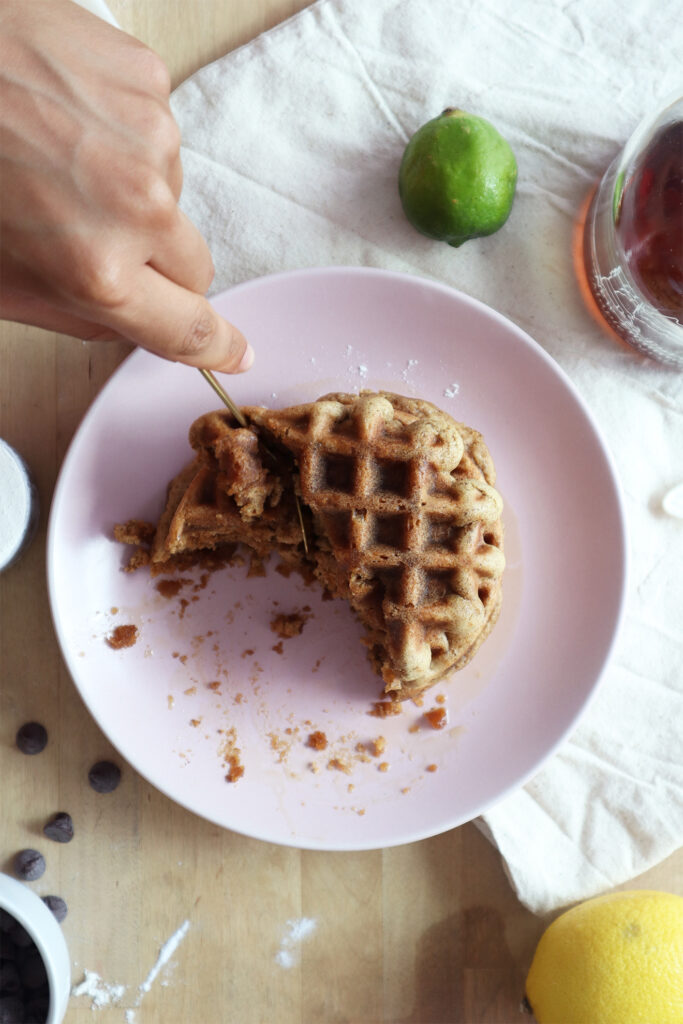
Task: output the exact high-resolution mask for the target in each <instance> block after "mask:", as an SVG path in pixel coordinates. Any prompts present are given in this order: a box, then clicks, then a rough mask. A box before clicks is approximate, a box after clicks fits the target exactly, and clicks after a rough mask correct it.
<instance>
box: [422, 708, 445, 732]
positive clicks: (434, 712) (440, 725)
mask: <svg viewBox="0 0 683 1024" xmlns="http://www.w3.org/2000/svg"><path fill="white" fill-rule="evenodd" d="M424 717H425V718H426V720H427V722H428V723H429V725H430V726H431V728H432V729H445V727H446V723H447V721H448V714H447V712H446V709H445V708H430V710H429V711H425V713H424Z"/></svg>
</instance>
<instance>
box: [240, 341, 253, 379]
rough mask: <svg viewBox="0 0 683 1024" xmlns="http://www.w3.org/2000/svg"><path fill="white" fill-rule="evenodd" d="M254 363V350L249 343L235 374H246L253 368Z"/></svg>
mask: <svg viewBox="0 0 683 1024" xmlns="http://www.w3.org/2000/svg"><path fill="white" fill-rule="evenodd" d="M253 362H254V350H253V348H252V347H251V345H250V344H249V342H247V347H246V348H245V350H244V355H243V356H242V359H241V361H240V364H239V366H238V367H237V369H236V370H235V373H244V371H245V370H248V369H249V367H250V366H251V364H252V363H253Z"/></svg>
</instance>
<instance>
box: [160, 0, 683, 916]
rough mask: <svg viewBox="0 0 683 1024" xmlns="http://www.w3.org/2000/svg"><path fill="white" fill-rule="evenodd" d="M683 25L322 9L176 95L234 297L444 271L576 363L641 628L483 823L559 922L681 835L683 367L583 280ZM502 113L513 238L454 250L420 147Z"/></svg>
mask: <svg viewBox="0 0 683 1024" xmlns="http://www.w3.org/2000/svg"><path fill="white" fill-rule="evenodd" d="M682 51H683V31H682V28H681V20H680V17H679V12H678V10H677V9H676V5H675V4H673V5H667V4H661V3H658V2H657V0H631V2H629V3H628V4H624V3H623V2H622V0H600V2H599V3H596V2H595V0H575V2H574V3H570V4H568V3H560V2H559V0H557V2H548V0H500V2H495V0H494V2H489V3H482V2H481V0H429V2H428V3H425V2H421V0H318V2H317V3H315V4H314V5H313V6H312V7H310V8H308V9H307V10H305V11H303V12H302V13H301V14H299V15H297V16H295V17H294V18H292V19H290V20H289V21H287V22H285V23H284V24H282V25H280V26H278V27H277V28H275V29H273V30H272V31H270V32H268V33H266V34H264V35H263V36H261V37H259V38H258V39H256V40H254V41H253V42H252V43H250V44H249V45H247V46H245V47H243V48H241V49H240V50H237V51H236V52H234V53H231V54H228V55H227V56H226V57H224V58H223V59H222V60H219V61H217V62H216V63H214V64H212V65H210V66H208V67H205V68H203V69H202V70H201V71H199V72H198V73H197V74H196V75H194V77H192V78H191V79H190V80H188V81H187V82H185V83H184V84H183V85H182V86H181V87H180V88H179V89H177V90H176V92H175V94H174V97H173V107H174V111H175V114H176V117H177V119H178V121H179V123H180V127H181V130H182V134H183V140H184V152H183V163H184V169H185V187H184V191H183V197H182V204H183V207H184V209H185V210H186V212H187V213H188V214H189V216H190V217H191V218H192V219H193V220H194V221H195V223H196V224H197V225H198V226H199V228H200V229H201V230H202V232H203V233H204V235H205V236H206V238H207V239H208V242H209V244H210V247H211V249H212V252H213V256H214V260H215V263H216V267H217V276H216V280H215V284H214V289H215V291H220V290H222V289H224V288H226V287H229V286H230V285H232V284H235V283H237V282H239V281H243V280H245V279H247V278H251V277H255V276H259V275H262V274H267V273H270V272H273V271H278V270H283V269H291V268H295V267H305V266H325V265H331V264H355V265H369V266H375V267H385V268H389V269H393V270H400V271H407V272H412V273H418V274H423V275H429V276H432V277H434V278H436V279H438V280H440V281H444V282H446V283H448V284H451V285H453V286H455V287H457V288H459V289H461V290H463V291H465V292H468V293H469V294H470V295H473V296H476V297H477V298H478V299H482V300H483V301H484V302H486V303H488V304H489V305H491V306H493V307H494V308H496V309H498V310H499V311H500V312H502V313H503V314H505V315H506V316H508V317H510V318H511V319H512V320H514V321H515V322H516V323H518V324H519V325H521V326H522V327H523V328H525V329H526V330H527V331H528V332H529V333H530V334H531V335H532V336H533V337H534V338H535V339H536V340H537V341H538V342H539V343H540V344H541V345H542V346H544V348H545V349H546V350H547V351H548V352H549V353H550V354H551V355H552V356H553V357H554V358H555V359H556V360H557V361H558V363H560V365H561V366H562V367H563V368H564V369H565V370H566V371H567V373H568V374H569V375H570V377H571V378H572V379H573V381H574V382H575V384H576V385H577V387H578V389H579V390H580V391H581V393H582V394H583V396H584V398H585V400H586V401H587V403H588V405H589V406H590V408H591V410H592V412H593V415H594V416H595V418H596V419H597V421H598V423H599V425H600V427H601V428H602V431H603V433H604V435H605V437H606V439H607V442H608V444H609V445H610V447H611V450H612V453H613V455H614V458H615V460H616V464H617V468H618V472H619V474H620V478H621V483H622V486H623V491H624V495H625V502H626V513H627V519H628V526H629V529H630V537H631V547H632V550H631V556H632V562H631V566H632V571H631V580H630V590H629V597H628V605H627V613H626V620H625V625H624V628H623V631H622V634H621V638H620V642H619V644H618V649H617V651H616V654H615V656H614V659H613V662H612V664H611V667H610V668H609V670H608V673H607V676H606V678H605V679H604V683H603V685H602V686H601V688H600V691H599V693H598V696H597V698H596V699H595V701H594V702H593V703H592V705H591V707H590V710H589V711H588V713H587V714H586V716H585V717H584V719H583V721H582V724H580V726H579V727H578V728H577V729H576V731H575V732H574V734H573V735H572V737H571V739H570V740H568V741H567V742H566V743H565V744H564V746H563V747H562V749H561V750H560V752H559V753H557V754H556V755H555V756H554V757H553V758H552V759H551V760H550V761H549V762H548V763H547V765H546V766H545V767H544V768H543V769H542V770H541V771H540V773H539V774H538V775H537V776H536V777H535V778H534V779H533V780H532V781H531V782H530V783H529V784H528V785H526V786H524V787H523V788H521V789H520V790H518V791H517V792H515V793H514V794H513V795H511V796H508V797H507V798H506V799H504V800H503V801H502V802H501V803H500V804H498V805H497V806H496V807H495V808H494V809H493V810H491V811H489V813H487V814H486V815H485V816H484V818H483V820H481V821H480V822H478V824H480V825H481V827H482V828H483V829H484V830H485V832H486V833H487V835H488V836H489V837H490V838H491V840H492V841H493V842H494V843H495V844H497V846H498V848H499V850H500V852H501V854H502V856H503V858H504V861H505V864H506V866H507V869H508V871H509V875H510V878H511V881H512V884H513V886H514V888H515V890H516V892H517V893H518V895H519V898H520V900H522V902H523V903H524V904H526V905H527V906H528V907H530V908H531V909H532V910H534V911H536V912H539V913H542V912H545V911H548V910H552V909H554V908H556V907H559V906H562V905H564V904H566V903H569V902H571V901H575V900H579V899H583V898H586V897H588V896H590V895H593V894H595V893H598V892H600V891H602V890H605V889H608V888H611V887H612V886H614V885H615V884H618V883H621V882H624V881H627V880H628V879H631V878H633V877H634V876H635V875H637V874H638V873H640V872H642V871H644V870H645V869H646V868H648V867H649V866H651V865H653V864H655V863H656V862H658V861H659V860H661V859H663V858H664V857H666V856H667V855H668V854H669V853H671V852H672V851H673V850H674V849H676V847H677V846H678V845H679V843H680V840H681V836H682V835H683V771H682V767H681V733H680V729H681V691H682V690H683V556H682V551H683V521H679V520H675V519H673V518H670V517H667V516H666V515H665V514H664V512H663V511H662V507H661V500H662V497H663V495H664V494H665V493H666V492H667V490H668V489H669V488H670V487H672V486H673V485H675V484H677V483H678V482H679V481H681V480H683V375H681V374H678V373H676V372H674V371H671V370H667V369H664V368H661V367H658V366H657V365H655V364H654V363H649V362H646V361H645V360H643V359H641V358H640V357H638V356H636V355H634V354H632V353H629V352H627V351H624V350H622V349H621V348H619V347H618V346H616V345H615V344H614V343H613V342H611V341H610V340H609V339H607V338H606V337H604V336H603V335H602V333H601V331H600V330H599V328H598V327H597V326H596V325H595V324H594V322H593V321H592V319H591V318H590V316H589V315H588V314H587V312H586V311H585V309H584V306H583V304H582V301H581V299H580V296H579V292H578V289H577V285H576V283H575V277H574V274H573V270H572V257H571V247H572V232H573V225H574V219H575V217H576V214H577V211H578V209H579V207H580V205H581V203H582V201H583V200H584V198H585V196H586V194H587V192H588V190H589V188H590V187H591V185H592V184H593V182H594V181H595V180H596V179H597V178H598V177H599V175H600V174H601V173H602V171H603V170H604V169H605V168H606V167H607V165H608V164H609V162H610V161H611V159H612V157H613V156H614V155H615V153H616V152H617V150H618V149H619V148H620V147H621V145H622V143H623V142H624V141H625V140H626V138H627V137H628V136H629V135H630V133H631V131H632V130H633V128H634V127H635V125H636V124H637V122H638V121H639V119H640V118H641V117H642V116H644V115H645V114H647V113H649V112H650V111H653V110H655V109H656V108H657V107H658V105H659V103H660V100H661V99H662V98H663V97H665V96H666V95H667V94H669V93H670V92H672V91H673V90H674V89H675V88H676V86H677V85H678V84H679V83H678V82H677V76H678V74H679V71H680V68H681V66H683V52H682ZM450 105H455V106H460V107H462V108H464V109H466V110H470V111H473V112H477V113H479V114H481V115H483V116H484V117H487V118H489V119H490V120H491V121H492V122H493V123H494V124H495V125H496V126H497V127H498V128H499V130H500V131H501V132H502V134H503V135H504V136H505V137H506V138H507V139H508V140H509V141H510V143H511V145H512V147H513V149H514V151H515V153H516V155H517V159H518V163H519V185H518V190H517V197H516V200H515V205H514V208H513V212H512V215H511V217H510V220H509V221H508V223H507V224H506V226H505V227H504V228H503V230H502V231H500V232H499V233H498V234H496V235H494V236H492V237H490V238H488V239H483V240H476V241H470V242H468V243H467V244H466V245H465V246H463V247H462V248H461V249H458V250H454V249H452V248H450V247H449V246H447V245H444V244H441V243H437V242H432V241H430V240H428V239H426V238H423V237H422V236H421V235H419V234H417V233H416V232H415V231H414V230H413V228H412V227H410V226H409V225H408V223H407V222H406V220H405V218H404V217H403V214H402V211H401V208H400V205H399V200H398V195H397V187H396V178H397V169H398V165H399V161H400V158H401V154H402V151H403V148H404V146H405V143H406V142H407V140H408V138H409V136H410V135H411V134H412V133H413V132H414V131H415V130H416V129H417V128H418V127H419V125H420V124H422V123H423V122H424V121H426V120H428V119H429V118H430V117H433V116H435V115H436V114H438V113H439V112H440V111H441V110H442V109H443V108H444V107H446V106H450Z"/></svg>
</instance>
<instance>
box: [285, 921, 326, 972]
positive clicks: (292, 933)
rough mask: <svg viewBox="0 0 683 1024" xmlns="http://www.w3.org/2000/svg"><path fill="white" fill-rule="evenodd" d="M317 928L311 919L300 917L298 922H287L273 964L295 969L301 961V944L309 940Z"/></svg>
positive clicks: (316, 924)
mask: <svg viewBox="0 0 683 1024" xmlns="http://www.w3.org/2000/svg"><path fill="white" fill-rule="evenodd" d="M317 927H318V922H317V921H316V920H315V918H313V917H300V918H299V919H298V920H290V921H288V922H287V931H286V932H285V935H284V937H283V939H282V943H281V944H280V948H279V950H278V952H277V953H276V954H275V962H276V963H277V964H279V965H280V967H285V968H290V967H296V965H297V964H298V963H299V960H300V959H301V943H302V942H305V941H306V939H310V937H311V935H312V934H313V932H314V931H315V930H316V928H317Z"/></svg>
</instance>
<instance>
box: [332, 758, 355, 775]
mask: <svg viewBox="0 0 683 1024" xmlns="http://www.w3.org/2000/svg"><path fill="white" fill-rule="evenodd" d="M327 767H328V769H330V770H332V771H337V772H344V773H345V774H346V775H350V774H351V771H352V769H351V765H350V764H348V763H347V762H346V761H342V760H341V758H339V757H333V758H331V760H329V761H328V762H327Z"/></svg>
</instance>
